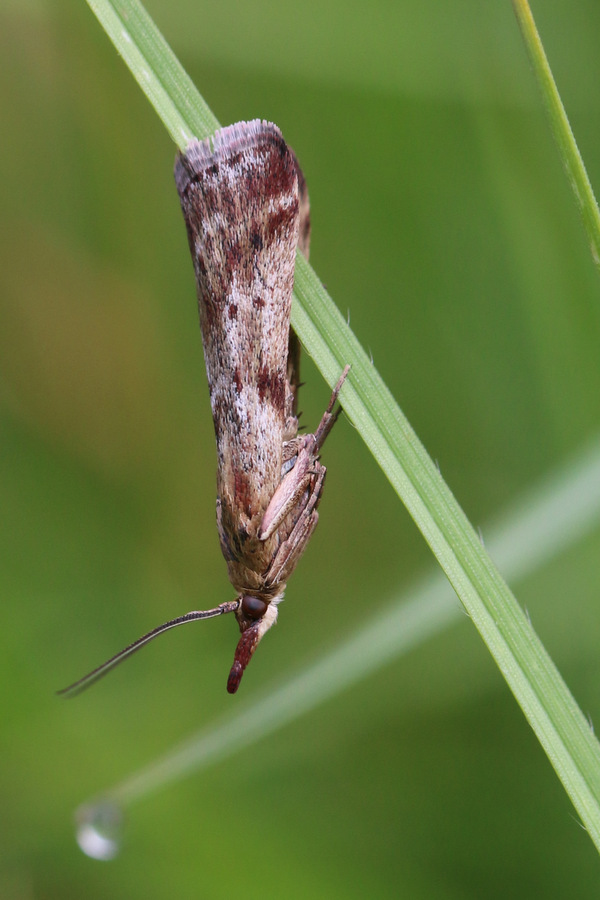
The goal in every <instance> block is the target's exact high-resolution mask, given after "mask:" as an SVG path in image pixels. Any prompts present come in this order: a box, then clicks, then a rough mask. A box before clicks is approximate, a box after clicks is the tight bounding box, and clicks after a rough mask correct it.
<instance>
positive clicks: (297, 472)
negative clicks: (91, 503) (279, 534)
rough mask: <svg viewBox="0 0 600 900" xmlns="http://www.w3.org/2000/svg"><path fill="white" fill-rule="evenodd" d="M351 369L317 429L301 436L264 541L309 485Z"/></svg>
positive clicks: (266, 521)
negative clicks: (337, 402)
mask: <svg viewBox="0 0 600 900" xmlns="http://www.w3.org/2000/svg"><path fill="white" fill-rule="evenodd" d="M349 371H350V366H346V368H345V369H344V371H343V372H342V374H341V377H340V379H339V381H338V383H337V384H336V386H335V388H334V390H333V393H332V395H331V399H330V401H329V405H328V406H327V409H326V410H325V412H324V413H323V418H322V419H321V421H320V422H319V427H318V428H317V430H316V431H315V433H314V434H306V435H304V437H302V438H301V439H300V442H299V444H298V458H297V460H296V462H295V463H294V465H293V467H292V468H291V469H290V470H289V472H286V474H285V475H284V476H283V478H282V479H281V481H280V483H279V485H278V487H277V489H276V490H275V493H274V494H273V496H272V497H271V500H270V501H269V505H268V506H267V508H266V510H265V514H264V516H263V520H262V522H261V526H260V531H259V534H258V537H259V539H260V540H261V541H266V540H267V538H269V537H271V535H272V534H275V532H276V531H277V529H278V528H279V526H280V525H281V523H282V522H283V520H284V519H285V518H286V517H287V516H288V515H289V514H290V513H291V512H292V510H293V509H294V508H295V507H296V506H297V505H298V502H299V500H300V498H301V497H302V495H303V494H304V492H305V490H306V489H307V487H308V486H309V484H310V481H311V478H312V472H313V471H314V466H315V462H316V461H317V459H318V456H319V452H320V450H321V447H322V446H323V444H324V443H325V439H326V437H327V435H328V434H329V432H330V431H331V429H332V428H333V426H334V425H335V422H336V419H337V417H338V416H339V414H340V409H341V408H338V409H337V410H335V411H334V406H335V404H336V401H337V398H338V394H339V392H340V390H341V388H342V385H343V383H344V381H345V380H346V376H347V374H348V372H349Z"/></svg>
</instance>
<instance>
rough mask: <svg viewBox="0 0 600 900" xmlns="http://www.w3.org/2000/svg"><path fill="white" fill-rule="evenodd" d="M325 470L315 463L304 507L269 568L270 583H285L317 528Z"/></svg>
mask: <svg viewBox="0 0 600 900" xmlns="http://www.w3.org/2000/svg"><path fill="white" fill-rule="evenodd" d="M326 474H327V469H326V468H325V466H322V465H321V464H320V463H319V462H316V463H315V469H314V470H313V474H312V476H311V477H310V482H311V483H310V486H309V488H308V496H306V495H305V497H306V499H305V502H304V507H303V509H302V511H301V512H300V515H299V516H298V520H297V521H296V524H295V525H294V527H293V528H292V530H291V532H290V534H289V536H288V537H287V538H286V540H285V541H283V542H282V543H281V544H280V546H279V549H278V550H277V553H276V554H275V557H274V559H273V562H272V564H271V567H270V568H269V572H268V574H267V578H268V580H269V582H270V583H272V584H278V583H280V582H286V581H287V580H288V578H289V577H290V575H291V574H292V572H293V571H294V569H295V567H296V565H297V563H298V560H299V559H300V557H301V556H302V554H303V553H304V551H305V549H306V545H307V544H308V542H309V540H310V536H311V535H312V533H313V531H314V530H315V528H316V527H317V522H318V521H319V513H318V512H317V506H318V505H319V501H320V499H321V494H322V492H323V483H324V481H325V475H326Z"/></svg>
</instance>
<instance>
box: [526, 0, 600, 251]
mask: <svg viewBox="0 0 600 900" xmlns="http://www.w3.org/2000/svg"><path fill="white" fill-rule="evenodd" d="M513 6H514V9H515V13H516V16H517V19H518V22H519V25H520V27H521V32H522V34H523V39H524V41H525V46H526V47H527V52H528V54H529V59H530V60H531V64H532V66H533V71H534V72H535V76H536V78H537V81H538V84H539V87H540V90H541V92H542V99H543V101H544V105H545V107H546V112H547V114H548V119H549V121H550V128H551V129H552V134H553V135H554V140H555V141H556V145H557V147H558V152H559V154H560V158H561V162H562V164H563V166H564V169H565V172H566V174H567V178H568V180H569V184H570V185H571V189H572V191H573V194H574V196H575V202H576V203H577V207H578V209H579V212H580V213H581V217H582V219H583V224H584V227H585V230H586V232H587V236H588V240H589V242H590V249H591V251H592V257H593V259H594V262H595V263H596V265H600V211H599V210H598V204H597V202H596V198H595V196H594V191H593V189H592V185H591V183H590V179H589V178H588V174H587V172H586V168H585V165H584V162H583V159H582V158H581V154H580V152H579V148H578V147H577V143H576V141H575V136H574V134H573V131H572V130H571V126H570V124H569V119H568V117H567V113H566V110H565V108H564V106H563V104H562V100H561V99H560V94H559V93H558V88H557V87H556V82H555V81H554V78H553V76H552V70H551V69H550V65H549V63H548V59H547V57H546V54H545V53H544V46H543V44H542V41H541V39H540V36H539V34H538V31H537V28H536V27H535V21H534V18H533V15H532V13H531V9H530V8H529V3H528V2H527V0H513Z"/></svg>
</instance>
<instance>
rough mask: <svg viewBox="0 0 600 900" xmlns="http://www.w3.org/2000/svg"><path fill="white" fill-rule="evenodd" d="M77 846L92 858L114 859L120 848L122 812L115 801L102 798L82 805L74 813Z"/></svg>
mask: <svg viewBox="0 0 600 900" xmlns="http://www.w3.org/2000/svg"><path fill="white" fill-rule="evenodd" d="M76 822H77V831H76V838H77V843H78V844H79V847H80V848H81V850H83V852H84V853H85V854H86V856H90V857H91V858H92V859H102V860H109V859H114V857H115V856H116V855H117V854H118V852H119V850H120V849H121V825H122V823H123V813H122V812H121V810H120V809H119V807H118V806H117V805H116V804H115V803H111V802H110V801H107V800H103V801H100V802H98V803H94V804H92V805H89V806H82V807H80V808H79V809H78V810H77V814H76Z"/></svg>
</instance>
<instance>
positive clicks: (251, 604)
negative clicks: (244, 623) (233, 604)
mask: <svg viewBox="0 0 600 900" xmlns="http://www.w3.org/2000/svg"><path fill="white" fill-rule="evenodd" d="M268 606H269V604H268V602H267V601H266V600H261V599H260V597H252V596H251V595H250V594H244V596H243V597H242V603H241V609H242V613H243V614H244V616H246V618H247V619H254V620H255V621H258V619H262V617H263V616H264V614H265V613H266V611H267V609H268Z"/></svg>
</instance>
